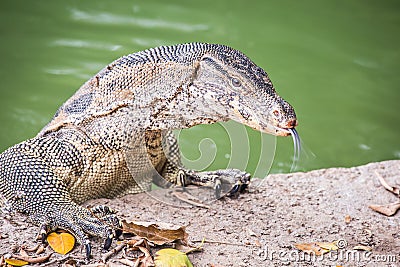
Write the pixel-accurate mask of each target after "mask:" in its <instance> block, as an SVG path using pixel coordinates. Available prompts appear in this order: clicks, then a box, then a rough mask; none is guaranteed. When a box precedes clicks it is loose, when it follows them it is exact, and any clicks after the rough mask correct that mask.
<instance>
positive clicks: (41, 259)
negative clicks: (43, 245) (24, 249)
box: [14, 253, 52, 263]
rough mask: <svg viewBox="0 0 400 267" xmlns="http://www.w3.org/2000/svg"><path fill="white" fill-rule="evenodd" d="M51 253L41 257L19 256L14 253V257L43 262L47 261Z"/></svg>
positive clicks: (30, 261)
mask: <svg viewBox="0 0 400 267" xmlns="http://www.w3.org/2000/svg"><path fill="white" fill-rule="evenodd" d="M51 255H52V253H50V254H48V255H46V256H42V257H30V256H20V255H14V257H15V258H17V259H19V260H22V261H26V262H28V263H43V262H46V261H48V260H49V259H50V256H51Z"/></svg>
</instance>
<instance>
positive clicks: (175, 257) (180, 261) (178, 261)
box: [154, 248, 193, 267]
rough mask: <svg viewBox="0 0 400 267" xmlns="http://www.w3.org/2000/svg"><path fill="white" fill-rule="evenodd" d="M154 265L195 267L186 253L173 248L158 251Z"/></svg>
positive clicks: (160, 266) (158, 266) (157, 266)
mask: <svg viewBox="0 0 400 267" xmlns="http://www.w3.org/2000/svg"><path fill="white" fill-rule="evenodd" d="M154 264H155V266H156V267H193V265H192V263H191V262H190V260H189V258H188V256H187V255H186V254H185V253H183V252H181V251H179V250H176V249H173V248H165V249H161V250H159V251H157V252H156V257H155V258H154Z"/></svg>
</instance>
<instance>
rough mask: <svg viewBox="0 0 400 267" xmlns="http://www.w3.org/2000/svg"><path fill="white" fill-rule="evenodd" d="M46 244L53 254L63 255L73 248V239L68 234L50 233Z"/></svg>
mask: <svg viewBox="0 0 400 267" xmlns="http://www.w3.org/2000/svg"><path fill="white" fill-rule="evenodd" d="M47 242H49V245H50V247H51V248H52V249H54V251H55V252H57V253H60V254H63V255H65V254H67V253H68V252H70V251H71V250H72V249H73V248H74V245H75V238H74V236H73V235H71V234H70V233H59V234H58V233H56V232H52V233H50V234H49V235H48V236H47Z"/></svg>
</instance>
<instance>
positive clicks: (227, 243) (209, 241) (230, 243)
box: [191, 239, 254, 247]
mask: <svg viewBox="0 0 400 267" xmlns="http://www.w3.org/2000/svg"><path fill="white" fill-rule="evenodd" d="M191 242H193V243H198V242H202V243H210V244H221V245H230V246H241V247H253V246H254V245H251V244H242V243H233V242H228V241H217V240H206V239H204V240H194V241H191Z"/></svg>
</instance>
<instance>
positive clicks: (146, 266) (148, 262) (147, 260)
mask: <svg viewBox="0 0 400 267" xmlns="http://www.w3.org/2000/svg"><path fill="white" fill-rule="evenodd" d="M138 248H139V249H140V251H141V252H143V253H144V257H143V258H142V259H141V260H140V262H141V263H142V266H143V267H150V266H154V261H153V258H152V257H151V254H150V252H149V250H148V249H147V248H145V247H140V246H139V247H138Z"/></svg>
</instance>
